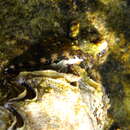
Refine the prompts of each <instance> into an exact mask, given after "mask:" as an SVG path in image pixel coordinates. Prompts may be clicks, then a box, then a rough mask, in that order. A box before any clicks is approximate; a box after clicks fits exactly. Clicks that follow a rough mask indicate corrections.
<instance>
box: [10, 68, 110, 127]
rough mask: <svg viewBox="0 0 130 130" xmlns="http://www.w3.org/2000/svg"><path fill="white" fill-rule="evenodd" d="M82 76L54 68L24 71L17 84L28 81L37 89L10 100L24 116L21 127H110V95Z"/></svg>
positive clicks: (18, 77)
mask: <svg viewBox="0 0 130 130" xmlns="http://www.w3.org/2000/svg"><path fill="white" fill-rule="evenodd" d="M81 79H82V77H80V76H76V75H73V74H65V73H59V72H56V71H52V70H44V71H34V72H33V71H32V72H21V73H20V74H19V75H18V76H17V78H16V83H17V84H19V85H20V84H22V83H24V85H23V86H22V87H25V86H27V85H26V84H28V85H29V86H31V88H30V89H34V91H36V97H34V98H32V99H31V98H29V97H28V98H27V99H24V96H26V94H28V93H26V94H25V95H23V96H21V94H20V95H18V97H15V98H12V99H10V100H9V101H8V102H9V103H10V104H12V105H13V106H15V109H16V110H19V112H20V115H22V118H23V121H24V126H22V129H26V130H30V129H32V130H36V129H37V130H61V129H63V130H72V129H73V130H83V129H87V130H97V129H101V130H103V129H104V128H105V127H107V125H108V122H109V120H108V117H107V110H108V108H109V100H108V97H107V96H106V95H105V93H104V91H100V92H99V91H97V90H96V89H95V88H93V86H89V85H87V84H86V83H84V82H83V81H82V80H81ZM25 89H26V87H25ZM27 91H29V90H27ZM22 98H23V99H24V100H22Z"/></svg>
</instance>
